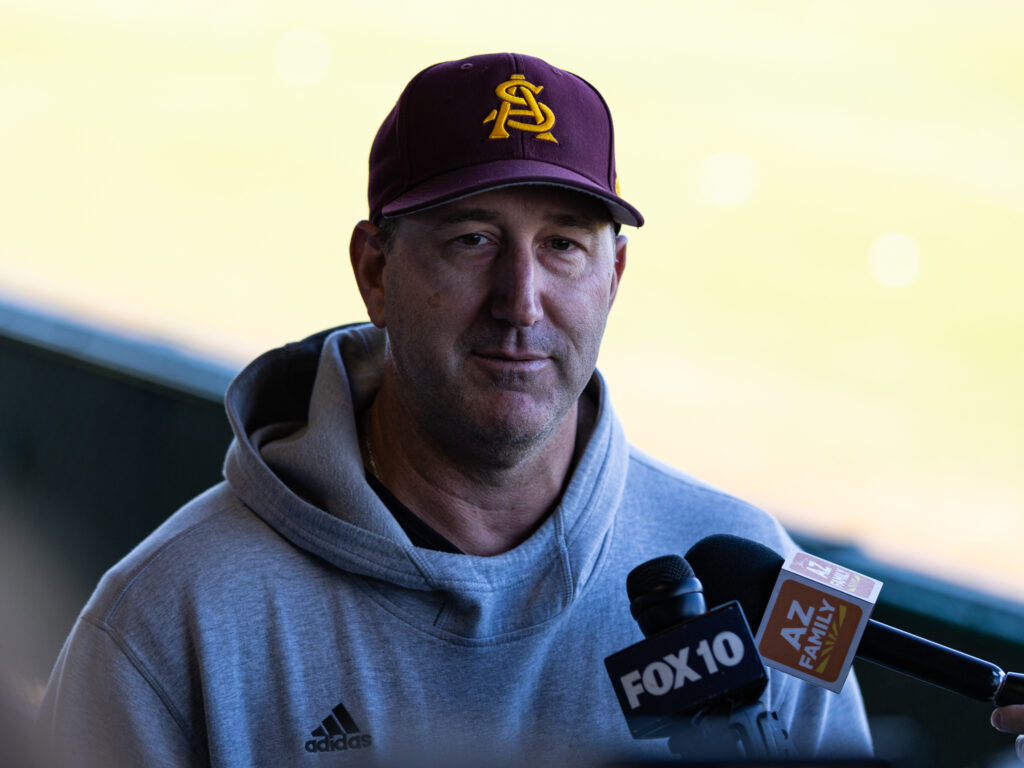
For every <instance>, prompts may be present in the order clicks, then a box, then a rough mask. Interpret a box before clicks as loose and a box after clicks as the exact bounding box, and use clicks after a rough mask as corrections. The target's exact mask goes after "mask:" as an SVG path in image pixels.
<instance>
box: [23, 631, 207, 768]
mask: <svg viewBox="0 0 1024 768" xmlns="http://www.w3.org/2000/svg"><path fill="white" fill-rule="evenodd" d="M183 722H184V721H183V720H182V718H181V715H180V714H179V713H177V712H175V711H174V708H173V705H172V704H171V703H170V702H169V701H168V699H167V697H166V695H164V694H163V692H162V691H161V689H160V687H159V684H158V683H157V682H156V680H155V679H154V678H153V676H152V674H150V673H149V672H148V671H147V670H146V669H145V667H144V666H143V665H142V664H141V662H140V661H139V660H138V659H137V658H135V657H134V655H133V654H132V653H131V652H130V650H129V649H128V648H127V646H125V645H124V644H123V643H121V642H119V641H118V637H117V635H116V633H115V632H114V631H113V630H112V629H111V628H110V627H108V626H106V625H103V624H101V623H98V622H96V621H95V620H93V619H90V618H88V617H85V616H83V617H80V618H79V619H78V622H77V624H76V625H75V628H74V629H73V631H72V633H71V635H70V637H69V638H68V640H67V642H66V643H65V644H64V647H63V649H62V650H61V652H60V656H59V657H58V658H57V663H56V665H55V666H54V669H53V672H52V674H51V676H50V683H49V685H48V686H47V691H46V697H45V698H44V700H43V704H42V707H41V709H40V712H39V715H38V718H37V721H36V743H37V744H38V745H39V746H40V749H41V751H42V752H43V755H44V757H45V758H46V759H47V762H45V763H44V764H46V765H54V766H58V767H59V768H63V767H64V766H76V767H77V766H82V767H83V768H84V767H85V766H96V767H97V768H99V767H100V766H103V767H104V768H119V767H120V766H146V767H148V766H153V767H154V768H155V767H156V766H191V765H203V764H205V763H206V762H207V761H206V760H204V759H203V758H202V757H201V756H200V755H199V754H197V752H196V751H195V750H194V749H193V747H192V745H191V744H190V742H189V739H188V738H187V737H186V731H185V727H184V725H183Z"/></svg>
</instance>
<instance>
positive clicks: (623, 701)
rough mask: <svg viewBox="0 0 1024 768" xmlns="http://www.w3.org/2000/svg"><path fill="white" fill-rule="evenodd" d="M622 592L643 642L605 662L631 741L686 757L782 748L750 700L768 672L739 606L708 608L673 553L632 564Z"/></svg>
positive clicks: (780, 734) (781, 733)
mask: <svg viewBox="0 0 1024 768" xmlns="http://www.w3.org/2000/svg"><path fill="white" fill-rule="evenodd" d="M626 592H627V594H628V596H629V601H630V605H629V609H630V613H632V615H633V618H635V619H636V621H637V624H639V626H640V629H641V631H642V632H643V633H644V635H645V639H644V640H642V641H640V642H639V643H636V644H634V645H631V646H630V647H629V648H626V649H624V650H622V651H619V652H618V653H614V654H612V655H611V656H608V657H607V658H606V659H605V667H606V669H607V671H608V676H609V678H610V679H611V682H612V687H613V688H614V689H615V694H616V696H617V697H618V700H619V704H620V706H621V707H622V711H623V714H624V715H625V717H626V723H627V725H628V726H629V729H630V732H631V734H632V735H633V738H635V739H655V738H661V737H665V736H668V737H670V739H669V749H670V750H672V751H673V752H676V753H677V754H680V755H682V754H683V753H684V752H685V755H686V757H687V758H689V759H693V758H694V757H702V756H703V757H706V758H711V759H720V758H722V757H728V756H732V757H735V756H737V755H740V756H748V757H757V756H771V755H779V754H783V755H785V754H790V752H789V749H790V746H789V743H788V734H787V733H786V731H785V730H784V729H782V727H781V724H779V721H778V716H777V715H776V714H775V713H774V712H768V711H767V710H766V709H765V707H764V705H763V704H762V703H761V702H760V701H759V698H760V696H761V694H762V693H763V692H764V690H765V687H766V686H767V684H768V675H767V672H766V670H765V668H764V664H763V663H762V662H761V658H760V656H759V655H758V653H757V650H756V648H755V647H754V638H753V636H752V634H751V632H750V627H749V625H748V624H747V620H746V618H745V617H744V615H743V610H742V609H741V608H740V605H739V603H737V602H736V601H731V602H728V603H727V604H725V605H721V606H719V607H717V608H715V609H713V610H711V611H707V610H706V602H705V599H704V594H703V587H702V586H701V583H700V581H699V580H697V579H696V578H695V577H694V573H693V569H692V568H691V567H690V565H689V563H687V562H686V560H684V559H683V558H681V557H679V556H678V555H666V556H664V557H659V558H655V559H654V560H650V561H648V562H646V563H644V564H642V565H640V566H638V567H636V568H634V569H633V571H632V572H630V574H629V576H628V578H627V580H626Z"/></svg>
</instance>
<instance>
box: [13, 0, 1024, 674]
mask: <svg viewBox="0 0 1024 768" xmlns="http://www.w3.org/2000/svg"><path fill="white" fill-rule="evenodd" d="M1022 39H1024V5H1022V4H1020V3H1017V2H1008V1H997V0H958V1H956V2H952V1H948V0H947V1H942V0H899V1H898V2H891V1H889V2H874V1H873V0H859V1H856V2H855V1H854V0H850V1H849V2H841V1H840V0H772V1H771V2H768V1H767V0H748V1H747V2H740V1H738V0H737V1H730V0H663V1H661V2H657V1H651V2H640V1H639V0H638V2H635V3H632V4H623V3H615V4H612V3H604V2H594V0H588V1H587V2H578V1H575V0H573V1H569V2H562V3H557V4H556V3H551V2H539V1H538V0H520V2H516V3H479V2H462V1H460V0H445V2H442V3H423V2H412V1H411V0H410V1H409V2H401V1H397V2H389V1H387V0H380V1H379V2H372V3H371V2H350V1H346V2H341V1H337V0H334V1H332V0H289V2H287V3H286V2H283V1H282V2H270V1H269V0H267V1H266V2H260V1H259V0H174V1H173V2H171V0H0V302H5V303H6V304H7V305H8V306H10V307H13V308H17V309H18V310H19V311H20V310H25V311H28V312H29V313H34V312H39V313H42V314H43V315H44V316H46V317H50V318H59V319H60V320H61V321H62V322H63V321H68V322H71V323H73V324H77V325H76V327H77V326H81V327H87V328H89V329H94V330H98V331H100V332H103V333H106V332H110V333H111V334H112V335H113V336H114V337H116V338H119V339H122V340H126V342H127V343H129V347H128V348H129V349H136V348H137V349H142V350H146V349H148V350H150V352H152V350H153V349H157V350H162V351H161V352H160V354H159V355H158V357H159V356H160V355H162V357H161V359H162V360H163V363H164V365H165V368H166V367H167V366H169V368H170V369H172V370H173V369H174V368H175V367H178V368H179V369H181V370H185V369H188V368H189V366H190V365H192V363H193V362H195V361H200V362H201V363H202V365H207V364H208V365H207V367H206V368H204V369H203V370H206V371H207V373H208V372H209V371H210V370H213V371H214V374H215V375H214V380H215V383H214V384H212V385H210V386H211V387H212V390H211V389H207V390H205V391H206V395H207V397H206V399H207V400H213V401H215V400H216V389H217V386H218V385H217V384H216V381H221V380H222V379H224V377H226V376H228V375H230V372H231V371H234V370H236V369H237V368H238V367H240V366H241V365H242V364H244V362H245V361H247V360H248V359H250V358H252V357H253V356H255V355H256V354H258V353H260V352H261V351H263V350H264V349H267V348H269V347H272V346H277V345H280V344H282V343H285V342H287V341H290V340H295V339H298V338H301V337H303V336H305V335H308V334H309V333H312V332H314V331H316V330H319V329H321V328H324V327H328V326H332V325H338V324H341V323H345V322H351V321H355V320H360V319H363V318H365V312H364V310H363V307H362V304H361V302H360V300H359V297H358V293H357V292H356V291H355V289H354V287H353V285H352V281H351V278H350V275H349V267H348V257H347V243H348V236H349V233H350V231H351V227H352V225H353V224H354V223H355V221H357V220H358V219H360V218H362V217H363V216H364V215H365V212H366V203H365V184H366V163H367V154H368V151H369V145H370V142H371V140H372V137H373V135H374V132H375V131H376V128H377V126H378V125H379V123H380V122H381V120H382V119H383V117H384V115H385V114H386V113H387V112H388V110H389V109H390V108H391V106H392V104H393V103H394V100H395V99H396V97H397V95H398V93H399V92H400V90H401V89H402V87H403V86H404V85H405V83H406V82H407V81H408V79H409V78H410V77H411V76H412V75H413V74H414V73H415V72H416V71H418V70H419V69H421V68H423V67H425V66H427V65H429V64H432V63H435V62H437V61H442V60H448V59H455V58H460V57H462V56H466V55H470V54H474V53H483V52H491V51H499V50H513V51H519V52H524V53H530V54H533V55H537V56H540V57H543V58H545V59H547V60H548V61H550V62H551V63H553V64H555V65H556V66H560V67H562V68H565V69H569V70H571V71H574V72H577V73H579V74H581V75H582V76H584V77H585V78H586V79H587V80H589V81H590V82H591V83H593V84H594V85H595V86H596V87H597V88H598V89H599V90H600V91H601V92H602V93H603V94H604V96H605V98H606V99H607V101H608V102H609V104H610V105H611V106H612V110H613V113H614V116H615V121H616V133H617V155H618V169H619V176H620V181H621V184H622V192H623V195H624V196H625V197H626V198H627V199H628V200H630V201H631V202H632V203H634V204H635V205H637V206H638V207H639V208H640V210H641V211H643V213H644V215H645V216H646V217H647V222H648V223H647V224H646V225H645V226H644V227H643V228H642V229H640V230H636V231H630V232H629V233H628V234H629V236H630V251H629V262H628V269H627V270H626V274H625V278H624V282H623V286H622V290H621V292H620V294H619V299H618V301H617V303H616V306H615V308H614V311H613V313H612V318H611V322H610V325H609V328H608V333H607V337H606V343H605V346H604V349H603V352H602V357H601V360H600V364H599V365H600V368H601V370H602V371H603V373H604V374H605V376H606V378H607V379H608V380H609V383H610V385H611V391H612V393H613V398H614V404H615V407H616V409H617V411H618V413H619V416H620V418H621V419H622V421H623V423H624V425H625V428H626V431H627V434H628V436H629V437H630V439H631V440H632V441H633V442H634V443H636V444H638V445H639V446H641V447H642V448H644V449H645V450H647V451H649V452H650V453H652V454H655V455H656V456H658V457H659V458H662V459H664V460H666V461H668V462H670V463H672V464H674V465H676V466H678V467H680V468H682V469H684V470H686V471H688V472H690V473H692V474H695V475H697V476H699V477H701V478H703V479H705V480H707V481H709V482H711V483H713V484H715V485H718V486H720V487H722V488H724V489H726V490H728V491H730V492H732V493H734V494H736V495H739V496H741V497H744V498H746V499H748V500H750V501H753V502H755V503H757V504H759V505H761V506H763V507H765V508H767V509H769V510H771V511H773V512H774V513H776V514H777V515H778V516H779V517H780V518H781V519H782V520H783V521H784V522H785V523H786V524H787V525H789V526H791V527H793V528H794V529H796V530H798V531H801V532H806V533H808V534H809V535H812V536H816V537H821V538H822V539H823V540H828V541H839V542H854V543H856V544H857V545H858V547H859V548H860V551H862V552H864V553H866V555H867V556H869V557H871V558H874V560H875V561H877V562H879V563H883V564H889V565H892V566H895V567H900V568H908V569H912V570H913V571H914V572H916V573H921V574H925V575H928V576H934V577H938V578H940V579H942V580H946V581H948V582H952V583H955V584H958V585H962V586H964V587H965V588H967V589H970V590H978V591H980V592H983V593H985V594H987V595H992V596H994V597H997V598H999V599H1005V600H1010V601H1019V600H1020V599H1021V597H1022V596H1024V566H1022V565H1021V559H1020V558H1019V557H1017V556H1016V553H1017V551H1018V550H1019V544H1018V542H1019V541H1020V535H1021V533H1022V528H1024V473H1022V472H1021V471H1020V466H1021V463H1022V458H1024V446H1022V443H1021V439H1020V436H1021V434H1022V430H1024V405H1022V402H1021V398H1020V394H1019V393H1020V392H1021V390H1022V389H1024V361H1022V356H1021V354H1020V347H1021V335H1022V333H1024V302H1022V301H1021V300H1020V298H1019V294H1020V293H1021V289H1022V287H1024V263H1022V260H1021V258H1020V255H1021V245H1022V241H1024V238H1022V226H1021V225H1022V223H1024V142H1022V141H1021V139H1020V136H1021V126H1022V125H1024V86H1022V84H1021V77H1020V73H1021V72H1022V71H1024V46H1022V45H1021V40H1022ZM438 119H439V120H443V119H444V116H443V115H438ZM74 344H75V342H71V346H72V347H73V346H74ZM131 344H139V345H141V346H139V347H131V346H130V345H131ZM140 354H146V353H145V352H143V353H140ZM175 355H179V356H180V358H178V357H175ZM8 359H13V358H8ZM4 360H5V358H3V357H0V380H3V379H4V376H5V374H4V372H3V370H2V367H3V366H4V365H5V362H4ZM168 361H170V362H168ZM189 361H192V362H189ZM203 361H205V362H203ZM8 364H10V363H8ZM196 364H199V363H196ZM200 367H202V366H200ZM12 370H13V368H12V369H9V372H8V373H10V371H12ZM70 375H71V374H69V376H70ZM217 376H221V378H220V379H218V378H217ZM7 380H8V384H10V382H11V381H13V377H12V376H11V375H8V376H7ZM65 381H68V382H70V381H72V379H67V380H65ZM82 386H86V385H84V384H83V385H82ZM199 389H202V387H199ZM211 391H212V392H213V394H212V395H211V394H210V392H211ZM29 394H31V393H29ZM29 394H25V393H22V394H21V395H19V397H21V398H26V397H29ZM193 394H195V393H194V392H193ZM35 396H36V402H37V403H40V402H41V403H43V404H44V406H45V407H50V406H51V405H52V404H53V403H54V402H55V401H58V400H61V399H62V396H61V395H59V394H52V393H46V392H42V391H36V393H35ZM8 410H10V408H9V409H8ZM15 410H17V409H15ZM114 412H115V414H116V415H115V416H114V417H113V418H110V417H107V418H104V419H100V420H99V422H98V423H100V424H102V426H100V427H97V428H96V429H95V431H94V432H92V434H93V435H94V437H95V443H94V444H93V445H91V448H90V450H96V451H107V452H110V453H112V454H114V455H116V454H117V453H118V452H119V451H122V452H123V451H125V450H126V448H125V447H124V444H123V443H122V444H119V443H118V442H117V440H116V439H115V438H114V437H112V435H114V434H116V433H115V432H111V429H112V425H116V424H117V423H118V422H119V421H122V420H123V419H125V418H127V415H126V414H127V412H126V411H123V410H122V411H120V412H118V410H117V407H116V404H115V407H114ZM141 412H142V411H140V413H141ZM9 418H14V417H13V416H9ZM97 418H99V417H97ZM140 418H141V417H140ZM204 418H208V417H204ZM217 418H219V417H217ZM12 423H13V422H12ZM182 423H184V422H181V421H180V420H179V421H177V422H175V421H174V419H171V420H170V421H169V422H168V424H170V425H171V426H173V425H174V424H178V425H179V427H180V425H181V424H182ZM164 426H165V428H166V427H167V425H166V424H165V425H164ZM61 428H62V427H61V426H60V425H56V426H54V429H55V430H57V431H59V430H60V429H61ZM218 428H219V425H218ZM4 429H5V426H4V423H3V422H2V421H0V433H2V432H3V431H4ZM7 429H8V433H9V434H13V433H12V432H11V429H13V428H12V427H10V425H8V427H7ZM25 429H29V427H25ZM160 437H161V435H159V434H156V435H153V436H152V441H151V442H152V443H155V442H158V441H159V440H160ZM0 439H2V438H0ZM224 440H226V437H224V436H222V435H221V433H220V432H216V434H215V435H214V436H212V437H211V438H210V441H209V442H208V443H207V444H205V447H206V448H209V452H210V455H211V456H217V457H219V456H220V455H222V453H223V448H224V446H225V444H226V443H224V442H223V441H224ZM196 455H198V454H196ZM204 460H205V459H204ZM211 463H212V464H213V466H207V473H208V476H209V477H212V478H213V479H214V480H215V479H216V472H217V469H218V467H219V458H216V459H213V460H211ZM0 480H3V477H0ZM105 481H106V484H107V485H109V486H114V485H116V484H117V483H123V482H125V478H114V477H107V478H105ZM6 482H7V486H8V490H10V488H13V487H14V486H16V485H17V483H16V482H14V481H11V480H8V481H6ZM58 482H63V481H62V480H61V481H58ZM83 482H85V481H83ZM97 482H99V484H101V485H102V484H104V478H100V479H99V481H97V479H96V478H93V485H96V484H97ZM203 482H204V483H205V482H207V476H204V478H203ZM200 487H202V486H201V484H200ZM2 490H3V487H2V486H0V491H2ZM16 490H18V489H17V488H15V491H16ZM23 491H24V489H22V492H20V493H21V496H18V494H17V493H14V491H11V492H10V493H8V494H7V496H6V497H4V496H3V495H2V494H0V509H2V510H3V511H4V513H5V514H4V517H3V518H2V520H3V524H4V526H5V531H3V532H0V536H4V534H6V536H4V538H6V540H7V542H8V545H7V546H8V548H9V549H10V550H13V551H10V552H8V553H6V555H5V556H6V557H7V562H8V563H10V562H14V561H15V560H18V561H19V562H26V563H34V564H35V566H32V565H27V566H26V569H25V570H22V571H18V574H19V575H18V576H17V577H8V579H7V581H8V583H7V585H6V586H5V588H4V594H5V595H6V596H7V597H8V598H10V599H13V598H11V595H14V596H17V595H24V594H25V590H26V589H27V584H29V583H32V584H33V585H34V586H35V587H36V588H39V585H40V584H46V583H47V582H46V581H45V579H46V578H55V577H53V574H54V573H55V572H56V571H58V570H59V569H60V567H61V564H60V563H50V567H48V568H47V569H45V571H46V575H44V574H43V572H42V571H43V570H44V569H41V568H40V567H39V565H38V564H39V563H41V562H46V559H45V552H46V550H47V546H46V541H45V540H44V541H42V542H40V541H39V537H38V536H34V537H33V536H32V535H29V534H26V533H24V529H25V528H27V527H28V523H27V522H26V520H27V519H29V518H31V517H32V515H34V514H36V510H35V509H34V507H33V505H35V504H37V503H40V502H38V500H37V498H36V497H32V498H28V496H26V494H25V493H24V492H23ZM15 498H21V501H20V502H19V504H18V505H15V503H14V502H13V501H12V499H15ZM181 501H184V498H177V497H176V496H174V494H170V495H168V497H167V500H166V506H165V507H160V505H159V504H158V503H156V502H153V504H154V508H153V509H150V510H147V515H148V516H147V517H145V519H144V521H143V523H141V524H140V525H141V528H140V535H144V534H145V532H146V531H147V530H149V529H150V528H152V526H153V524H154V523H153V522H152V521H153V520H156V521H159V519H162V517H164V516H166V515H167V514H169V513H170V512H171V511H173V509H174V507H175V506H176V505H177V504H178V503H181ZM4 507H6V509H3V508H4ZM122 522H123V524H124V525H130V522H131V521H127V520H124V521H122ZM74 524H75V525H78V526H79V529H76V528H74V527H72V528H69V529H67V530H80V529H81V530H84V529H85V528H87V527H88V526H87V525H83V522H82V521H81V520H75V521H74ZM11 531H22V534H20V535H19V536H12V535H11ZM54 535H58V533H57V532H54ZM0 549H2V547H0ZM37 556H38V557H37ZM116 556H117V555H116V553H110V554H109V555H106V554H105V555H104V557H105V558H107V559H109V560H110V562H106V565H109V564H110V563H112V562H113V559H116ZM19 558H20V560H19ZM111 558H113V559H111ZM25 574H31V575H30V576H26V575H25ZM58 582H59V579H58V580H56V581H54V585H53V589H54V593H51V594H50V597H49V599H51V600H58V601H59V600H60V597H59V595H56V594H55V592H56V591H59V586H57V584H58ZM91 587H92V584H91V583H90V584H89V585H88V588H87V589H86V594H87V592H88V589H91ZM22 599H24V598H22ZM66 602H67V604H68V605H79V604H80V600H79V597H78V593H75V594H74V595H73V596H72V597H70V598H66ZM11 604H13V603H11ZM8 610H10V609H9V608H8ZM73 615H74V612H73V611H72V612H71V615H70V617H69V618H68V619H67V620H66V622H65V625H66V626H65V631H66V629H67V628H69V627H70V621H71V620H73ZM58 624H59V622H58ZM49 642H50V641H47V643H43V644H41V646H39V647H40V648H41V650H40V654H41V655H42V656H43V657H45V658H47V659H49V662H48V663H52V654H53V653H55V652H56V649H55V648H53V649H52V650H51V648H50V645H49V644H48V643H49ZM58 644H59V641H58ZM40 666H42V664H41V663H40ZM44 674H45V672H44Z"/></svg>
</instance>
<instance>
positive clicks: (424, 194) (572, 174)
mask: <svg viewBox="0 0 1024 768" xmlns="http://www.w3.org/2000/svg"><path fill="white" fill-rule="evenodd" d="M519 184H546V185H553V186H557V187H566V188H569V189H573V190H578V191H580V192H585V193H587V194H590V195H594V196H596V197H598V198H600V199H601V200H602V201H603V202H604V203H605V205H606V206H607V207H608V210H609V212H610V213H611V216H612V219H614V220H615V221H617V222H619V223H620V224H630V225H632V226H635V227H639V226H640V225H641V224H643V222H644V218H643V216H641V215H640V212H639V211H638V210H637V209H636V208H634V207H633V206H632V205H630V204H629V203H627V202H626V201H625V200H623V199H622V198H621V197H619V194H618V184H617V178H616V175H615V148H614V136H613V131H612V116H611V112H609V111H608V106H607V105H606V104H605V103H604V99H603V98H601V94H600V93H598V92H597V90H596V89H595V88H594V87H593V86H592V85H590V83H588V82H587V81H586V80H583V79H582V78H579V77H577V76H576V75H573V74H571V73H569V72H565V71H563V70H561V69H556V68H555V67H553V66H551V65H550V64H548V63H547V62H545V61H541V60H540V59H537V58H534V57H533V56H523V55H522V54H518V53H493V54H487V55H484V56H473V57H470V58H468V59H462V60H461V61H449V62H444V63H442V64H435V65H434V66H432V67H429V68H427V69H425V70H423V71H422V72H420V73H419V74H418V75H416V77H414V78H413V79H412V80H411V81H410V82H409V84H408V85H407V86H406V87H405V90H404V91H402V95H401V96H399V97H398V102H397V103H396V104H395V106H394V108H393V109H392V110H391V113H390V114H389V115H388V116H387V118H385V120H384V123H383V124H382V125H381V127H380V130H378V131H377V136H376V138H375V139H374V140H373V147H372V149H371V150H370V189H369V201H370V220H371V221H375V220H376V219H377V218H378V217H380V216H402V215H404V214H407V213H414V212H415V211H422V210H424V209H426V208H431V207H433V206H436V205H442V204H444V203H448V202H451V201H452V200H457V199H459V198H462V197H467V196H468V195H472V194H476V193H478V192H484V191H487V190H491V189H497V188H499V187H509V186H513V185H519Z"/></svg>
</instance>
